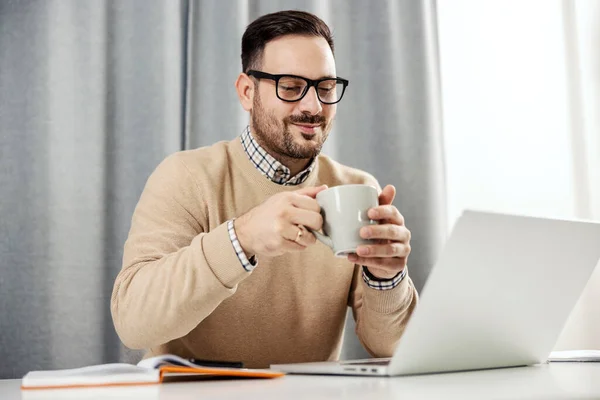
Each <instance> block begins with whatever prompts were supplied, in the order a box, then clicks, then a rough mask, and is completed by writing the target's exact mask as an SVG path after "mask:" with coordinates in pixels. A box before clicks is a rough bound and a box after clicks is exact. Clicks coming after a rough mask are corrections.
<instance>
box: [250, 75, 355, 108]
mask: <svg viewBox="0 0 600 400" xmlns="http://www.w3.org/2000/svg"><path fill="white" fill-rule="evenodd" d="M246 75H248V76H253V77H255V78H257V79H271V80H273V81H275V93H277V97H278V98H279V99H280V100H283V101H287V102H290V103H292V102H295V101H300V100H302V98H303V97H304V96H306V93H308V89H310V88H311V87H314V88H315V91H316V92H317V97H318V98H319V101H320V102H321V103H323V104H335V103H337V102H339V101H340V100H341V99H342V96H344V92H345V91H346V87H347V86H348V80H347V79H343V78H323V79H317V80H312V79H308V78H304V77H303V76H298V75H273V74H268V73H266V72H262V71H256V70H253V69H251V70H249V71H248V72H246Z"/></svg>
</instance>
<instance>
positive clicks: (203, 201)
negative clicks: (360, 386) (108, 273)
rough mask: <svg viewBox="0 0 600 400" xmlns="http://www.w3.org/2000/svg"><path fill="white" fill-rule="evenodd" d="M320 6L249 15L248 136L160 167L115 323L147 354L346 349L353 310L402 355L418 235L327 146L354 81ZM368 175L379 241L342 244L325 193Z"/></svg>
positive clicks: (320, 353)
mask: <svg viewBox="0 0 600 400" xmlns="http://www.w3.org/2000/svg"><path fill="white" fill-rule="evenodd" d="M333 49H334V47H333V40H332V36H331V33H330V30H329V28H328V27H327V25H326V24H325V23H324V22H323V21H322V20H320V19H319V18H317V17H316V16H314V15H312V14H309V13H305V12H300V11H285V12H278V13H274V14H269V15H265V16H263V17H261V18H259V19H257V20H256V21H254V22H253V23H251V24H250V25H249V26H248V27H247V29H246V32H245V33H244V35H243V38H242V71H243V72H242V73H241V74H240V75H239V77H238V79H237V81H236V84H235V86H236V89H237V93H238V96H239V99H240V102H241V104H242V107H243V108H244V109H245V110H246V111H248V112H249V113H250V125H249V127H247V128H246V129H245V130H244V132H243V133H242V134H241V136H240V137H238V138H236V139H235V140H232V141H230V142H219V143H217V144H214V145H213V146H210V147H205V148H199V149H195V150H189V151H183V152H179V153H176V154H174V155H171V156H170V157H168V158H167V159H166V160H164V161H163V162H162V163H161V164H160V165H159V166H158V168H157V169H156V170H155V171H154V172H153V174H152V175H151V176H150V178H149V179H148V182H147V184H146V187H145V189H144V191H143V193H142V195H141V198H140V200H139V203H138V205H137V207H136V210H135V212H134V215H133V219H132V225H131V230H130V233H129V237H128V239H127V242H126V243H125V250H124V257H123V269H122V271H121V272H120V274H119V275H118V277H117V279H116V282H115V285H114V290H113V295H112V301H111V311H112V315H113V320H114V324H115V327H116V329H117V332H118V334H119V336H120V337H121V340H122V341H123V342H124V344H125V345H127V346H128V347H131V348H138V349H149V352H148V353H147V356H152V355H157V354H163V353H172V354H177V355H180V356H182V357H194V358H202V359H215V360H241V361H243V362H244V363H245V364H246V365H247V366H249V367H267V366H268V365H269V364H272V363H287V362H304V361H325V360H336V359H337V358H338V357H339V354H340V347H341V340H342V333H343V329H344V321H345V315H346V307H347V306H348V305H349V306H351V307H352V309H353V314H354V317H355V320H356V322H357V329H356V331H357V334H358V337H359V338H360V340H361V342H362V344H363V345H364V347H365V348H366V349H367V350H368V351H369V352H370V353H371V354H372V355H373V356H378V357H383V356H391V354H392V352H393V350H394V348H395V344H396V342H397V341H398V340H399V339H400V336H401V335H402V332H403V330H404V327H405V325H406V322H407V321H408V319H409V317H410V315H411V313H412V311H413V309H414V308H415V306H416V304H417V297H418V296H417V292H416V290H415V288H414V286H413V284H412V282H411V280H410V278H409V277H408V275H407V269H406V259H407V257H408V255H409V253H410V244H409V242H410V232H409V231H408V229H407V228H406V227H405V226H404V223H403V218H402V215H401V214H400V213H399V212H398V210H397V209H396V207H394V206H393V205H392V201H393V199H394V196H395V189H394V187H393V186H386V187H385V188H384V189H383V190H382V191H381V190H380V188H379V185H378V183H377V181H376V180H375V178H373V177H372V176H371V175H369V174H367V173H365V172H362V171H359V170H356V169H353V168H349V167H346V166H343V165H340V164H338V163H336V162H335V161H333V160H331V159H330V158H328V157H326V156H324V155H320V154H319V153H320V150H321V147H322V145H323V143H324V142H325V140H326V139H327V135H328V134H329V131H330V129H331V124H332V121H333V118H334V116H335V112H336V107H337V105H336V103H337V102H338V101H339V100H341V98H342V96H343V93H344V90H345V88H346V85H347V81H345V80H344V79H341V78H337V77H336V70H335V62H334V57H333ZM355 183H360V184H370V185H373V186H375V187H377V188H378V190H380V197H379V201H380V206H379V207H376V208H373V209H371V210H369V213H368V215H369V217H370V218H372V219H375V220H378V221H379V222H380V224H379V225H372V226H370V227H365V228H363V230H362V231H361V232H360V233H361V235H362V236H363V237H364V238H370V239H377V240H378V242H377V243H378V244H375V245H370V246H362V247H360V248H358V250H357V253H358V255H351V256H349V257H348V258H347V259H344V258H336V257H334V255H333V253H332V252H331V250H330V249H329V248H328V247H326V246H324V245H323V244H321V243H320V242H316V241H315V237H314V235H313V234H312V233H310V232H309V230H308V229H307V228H310V229H313V230H319V229H320V228H321V225H322V222H323V220H322V217H321V215H320V213H319V211H320V208H319V206H318V204H317V202H316V200H315V196H316V194H317V193H319V192H320V191H322V190H324V189H325V188H326V187H327V186H325V185H328V186H337V185H342V184H355Z"/></svg>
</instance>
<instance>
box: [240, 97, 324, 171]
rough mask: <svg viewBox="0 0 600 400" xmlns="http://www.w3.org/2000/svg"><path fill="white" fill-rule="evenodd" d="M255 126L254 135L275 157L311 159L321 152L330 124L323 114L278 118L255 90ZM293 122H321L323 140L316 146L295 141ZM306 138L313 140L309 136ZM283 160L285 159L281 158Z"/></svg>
mask: <svg viewBox="0 0 600 400" xmlns="http://www.w3.org/2000/svg"><path fill="white" fill-rule="evenodd" d="M250 118H251V121H252V127H253V132H252V133H253V135H254V137H255V138H256V140H257V141H258V142H259V144H260V145H261V146H263V147H265V148H268V149H270V150H271V151H273V152H275V154H274V156H277V155H278V156H280V157H275V158H283V159H285V158H288V159H311V158H314V157H316V156H318V155H319V153H321V149H322V148H323V143H325V140H327V137H328V136H329V130H330V124H328V123H327V121H326V120H325V117H323V116H322V115H306V114H302V115H292V116H289V117H286V118H284V119H283V120H282V121H280V120H278V119H277V118H276V117H275V115H273V113H270V112H268V111H267V110H265V109H264V108H263V106H262V102H261V101H260V96H259V94H258V91H256V92H255V96H254V101H253V104H252V113H251V115H250ZM292 123H305V124H321V131H322V132H323V135H322V137H321V138H320V139H321V140H320V141H319V143H317V145H316V146H310V147H305V146H302V145H300V144H298V143H296V142H294V137H293V135H292V132H291V131H290V125H291V124H292ZM305 139H306V140H307V141H308V140H311V139H310V138H308V137H305ZM279 161H283V160H279Z"/></svg>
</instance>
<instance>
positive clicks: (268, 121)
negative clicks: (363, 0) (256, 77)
mask: <svg viewBox="0 0 600 400" xmlns="http://www.w3.org/2000/svg"><path fill="white" fill-rule="evenodd" d="M260 70H261V71H263V72H267V73H269V74H274V75H277V74H290V75H298V76H302V77H305V78H309V79H315V80H316V79H321V78H324V77H335V76H336V71H335V61H334V59H333V54H332V52H331V49H330V48H329V45H328V44H327V41H326V40H325V39H323V38H322V37H311V36H296V35H294V36H292V35H288V36H283V37H281V38H278V39H275V40H273V41H271V42H269V43H267V45H266V46H265V49H264V52H263V59H262V65H261V66H260ZM335 112H336V105H335V104H332V105H327V104H323V103H321V102H320V101H319V99H318V98H317V94H316V92H315V88H314V87H313V88H310V89H309V91H308V93H306V95H305V96H304V97H303V98H302V99H301V100H300V101H297V102H293V103H289V102H285V101H283V100H280V99H279V98H278V97H277V94H276V89H275V81H272V80H269V79H261V80H260V81H259V83H258V85H257V88H256V90H255V92H254V98H253V100H252V110H251V111H250V117H251V120H252V127H253V134H254V135H255V137H256V138H257V140H258V141H259V142H260V143H261V145H263V146H265V147H267V148H268V149H269V150H271V151H272V152H275V153H276V154H277V155H280V156H283V157H289V158H294V159H310V158H313V157H316V156H317V155H318V154H319V152H320V151H321V148H322V147H323V143H324V142H325V140H326V139H327V136H328V135H329V131H330V130H331V125H332V122H333V118H334V117H335Z"/></svg>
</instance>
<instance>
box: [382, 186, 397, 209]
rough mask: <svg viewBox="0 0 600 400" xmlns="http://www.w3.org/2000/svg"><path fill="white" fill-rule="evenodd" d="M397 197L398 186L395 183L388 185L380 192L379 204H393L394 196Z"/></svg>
mask: <svg viewBox="0 0 600 400" xmlns="http://www.w3.org/2000/svg"><path fill="white" fill-rule="evenodd" d="M395 197H396V188H395V187H394V185H387V186H386V187H384V188H383V190H382V191H381V194H379V205H381V206H384V205H388V204H392V202H393V201H394V198H395Z"/></svg>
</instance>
